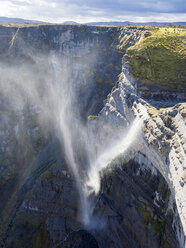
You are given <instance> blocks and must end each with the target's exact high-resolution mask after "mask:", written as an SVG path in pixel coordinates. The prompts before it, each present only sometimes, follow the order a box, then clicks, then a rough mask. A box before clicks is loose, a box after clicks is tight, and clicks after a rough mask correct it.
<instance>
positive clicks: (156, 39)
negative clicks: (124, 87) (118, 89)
mask: <svg viewBox="0 0 186 248" xmlns="http://www.w3.org/2000/svg"><path fill="white" fill-rule="evenodd" d="M127 58H128V61H129V64H130V66H131V69H132V74H133V76H134V77H135V78H137V79H139V80H143V81H146V82H157V83H159V84H160V85H165V86H169V87H171V88H174V89H184V88H186V28H184V27H174V26H166V27H157V26H154V27H153V26H152V27H148V28H146V29H145V31H144V34H143V37H142V38H141V39H140V41H139V42H137V43H136V44H135V45H134V46H131V47H129V48H128V50H127Z"/></svg>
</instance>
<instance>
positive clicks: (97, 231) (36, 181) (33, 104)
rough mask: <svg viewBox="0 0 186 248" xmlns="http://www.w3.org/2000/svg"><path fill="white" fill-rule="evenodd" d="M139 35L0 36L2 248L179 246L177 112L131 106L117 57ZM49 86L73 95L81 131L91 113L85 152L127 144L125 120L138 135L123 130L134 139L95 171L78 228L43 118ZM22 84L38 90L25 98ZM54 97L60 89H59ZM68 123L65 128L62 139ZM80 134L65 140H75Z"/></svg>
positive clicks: (58, 149) (39, 29)
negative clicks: (86, 214) (86, 216)
mask: <svg viewBox="0 0 186 248" xmlns="http://www.w3.org/2000/svg"><path fill="white" fill-rule="evenodd" d="M143 32H144V28H135V27H131V28H130V27H124V28H114V27H112V28H111V27H93V26H92V27H88V26H69V25H68V26H64V25H63V26H60V25H59V26H55V25H54V26H52V25H51V26H50V25H48V26H35V27H10V28H9V27H5V26H2V27H1V28H0V35H1V47H0V49H1V50H0V57H1V89H2V95H1V105H0V106H1V118H2V121H1V133H0V135H1V138H0V141H1V164H0V180H1V181H0V182H1V184H0V192H1V195H2V198H1V205H0V208H1V219H0V221H1V223H0V237H1V240H0V241H1V244H2V247H14V248H16V247H34V248H42V247H43V248H44V247H58V248H62V247H71V246H72V245H74V244H75V243H76V244H78V245H79V246H78V247H82V246H83V245H84V246H85V245H86V247H88V245H89V247H98V246H99V247H117V248H118V247H126V248H128V247H131V248H132V247H153V248H156V247H160V248H167V247H169V248H170V247H175V248H177V247H180V248H183V247H184V246H185V233H186V227H185V218H186V215H185V207H186V206H185V203H186V202H185V198H184V195H185V174H184V173H185V129H184V127H185V108H186V106H185V104H178V105H175V106H174V107H170V108H167V109H161V110H157V109H155V108H154V107H153V106H151V105H150V104H149V103H148V102H146V101H145V100H144V99H142V98H141V95H140V94H139V90H138V82H137V81H136V80H135V79H134V78H133V77H131V73H129V69H128V65H127V63H126V59H123V60H122V57H123V54H124V53H125V51H126V48H127V47H129V46H131V45H133V44H134V43H135V42H137V41H139V40H140V37H142V35H143ZM56 55H57V58H59V59H56ZM6 68H11V69H9V70H8V71H6V70H5V69H6ZM61 68H62V69H63V70H62V73H61V71H60V69H61ZM7 74H8V77H7ZM119 74H120V76H119V77H118V75H119ZM33 75H34V76H33ZM22 79H23V82H22V84H21V87H20V88H21V89H24V90H23V91H21V94H20V88H19V82H20V81H21V80H22ZM54 81H55V82H57V83H59V84H60V83H61V81H65V82H67V83H68V85H70V87H72V88H73V89H75V92H76V95H77V99H75V100H74V101H73V102H72V108H74V107H75V106H76V105H77V104H78V105H80V113H78V114H80V116H81V118H82V119H83V122H84V123H86V121H87V117H88V116H89V115H91V116H89V118H88V124H87V125H88V130H89V140H88V142H87V144H86V145H87V146H89V145H90V147H91V148H93V149H92V151H91V152H92V153H93V154H94V153H97V154H99V152H101V151H104V149H105V147H106V150H108V152H110V153H112V152H113V148H114V147H115V142H116V144H117V140H120V139H121V138H125V137H128V136H127V133H130V129H129V127H130V126H132V123H133V121H134V120H135V117H138V118H140V117H143V118H142V119H143V121H144V122H143V121H142V122H140V123H141V124H140V125H142V124H143V123H144V126H143V128H142V131H140V130H141V129H140V127H141V126H140V125H137V126H132V127H135V128H137V129H138V126H139V132H135V130H132V132H133V133H134V134H136V137H135V138H136V139H133V142H132V141H131V145H130V146H129V148H128V149H127V150H125V152H122V150H121V152H119V153H117V156H116V157H114V160H111V161H110V166H109V167H108V168H103V170H102V169H100V171H98V172H99V173H100V174H101V186H100V187H101V189H100V191H99V194H98V195H97V196H96V197H95V196H93V195H90V200H91V201H93V210H92V211H93V213H92V221H91V225H90V226H89V227H88V226H85V225H84V224H83V222H82V215H83V213H82V212H81V211H83V210H81V209H79V192H78V187H77V182H76V181H75V178H74V175H73V174H72V171H71V169H70V168H69V164H68V160H67V159H66V156H65V144H63V142H61V140H60V137H59V133H58V132H56V129H57V128H58V127H55V125H54V122H53V121H52V120H51V119H53V118H54V119H55V115H53V112H54V113H55V112H57V102H56V101H55V100H54V102H53V98H52V100H51V98H50V96H51V95H50V94H48V91H47V88H48V87H49V86H50V84H54ZM116 81H117V84H116V85H115V87H114V88H113V86H114V84H115V82H116ZM5 82H6V85H7V87H5V89H4V85H5ZM11 82H13V84H10V83H11ZM34 82H35V83H34ZM48 82H49V83H48ZM14 84H15V85H16V87H14ZM30 84H31V85H33V84H34V85H35V84H36V86H37V85H38V84H39V86H40V87H39V88H37V87H36V90H35V88H34V91H33V88H29V87H28V89H29V90H27V87H26V88H25V85H26V86H27V85H28V86H29V85H30ZM54 85H55V84H54ZM49 89H51V90H52V89H53V88H49ZM58 89H59V90H61V91H65V90H66V88H65V85H62V88H58V87H57V90H58ZM67 89H68V90H69V89H71V88H67ZM12 90H13V93H12ZM30 91H31V93H34V97H33V96H32V94H30V93H29V92H30ZM9 92H11V94H9ZM54 93H55V94H56V95H55V96H56V99H57V91H54ZM108 93H110V94H109V95H108ZM22 95H23V99H22ZM35 95H36V96H37V97H35ZM107 95H108V97H107ZM20 98H21V99H22V100H20V101H19V99H20ZM54 99H55V97H54ZM36 100H37V101H36ZM147 100H148V101H149V100H150V97H149V99H147ZM25 102H26V104H25ZM38 103H39V104H38ZM104 103H105V104H104ZM54 104H56V105H54ZM63 104H65V102H63ZM68 104H71V103H70V102H69V103H68V102H67V105H68ZM70 110H72V109H70ZM43 112H44V115H43ZM45 112H46V113H45ZM57 113H58V112H57ZM65 114H66V115H67V116H68V109H67V111H66V112H65ZM50 115H51V116H52V118H50ZM39 116H44V117H45V118H44V119H43V118H42V119H41V118H40V117H39ZM38 117H39V118H38ZM46 120H47V122H46ZM76 121H77V120H76V119H73V122H72V123H71V126H70V127H71V132H72V133H73V129H75V126H76ZM118 130H119V131H118ZM81 135H82V133H81V132H79V136H78V137H75V138H77V139H78V140H81ZM129 138H131V136H129ZM91 143H93V144H96V146H91ZM79 145H80V146H79V147H78V148H76V149H77V150H76V151H77V155H76V157H77V159H78V160H80V161H81V164H82V173H83V171H84V167H83V166H85V165H84V164H86V163H87V156H86V154H84V155H82V154H83V153H84V152H85V151H86V152H87V150H82V149H81V148H82V147H83V146H82V147H81V145H82V144H81V143H79ZM80 150H82V151H80ZM114 154H115V153H114ZM85 228H86V229H87V231H85V230H83V229H85ZM90 233H91V234H90Z"/></svg>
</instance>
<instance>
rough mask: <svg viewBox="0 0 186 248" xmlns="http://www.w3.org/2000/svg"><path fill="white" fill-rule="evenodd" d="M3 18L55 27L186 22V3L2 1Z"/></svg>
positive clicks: (175, 0) (182, 0)
mask: <svg viewBox="0 0 186 248" xmlns="http://www.w3.org/2000/svg"><path fill="white" fill-rule="evenodd" d="M0 16H8V17H19V18H24V19H32V20H41V21H48V22H56V23H60V22H64V21H68V20H72V21H76V22H80V23H83V22H92V21H113V20H114V21H126V20H127V21H138V22H146V21H159V22H161V21H167V22H174V21H186V0H161V1H158V0H157V1H156V0H142V1H139V0H71V1H70V0H0Z"/></svg>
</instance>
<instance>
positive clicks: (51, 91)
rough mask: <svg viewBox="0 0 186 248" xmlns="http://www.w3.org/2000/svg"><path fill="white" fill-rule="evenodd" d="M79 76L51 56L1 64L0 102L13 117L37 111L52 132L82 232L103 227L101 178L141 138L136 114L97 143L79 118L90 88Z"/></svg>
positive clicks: (140, 122)
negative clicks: (98, 209) (71, 182)
mask: <svg viewBox="0 0 186 248" xmlns="http://www.w3.org/2000/svg"><path fill="white" fill-rule="evenodd" d="M90 60H92V57H91V56H90ZM90 64H91V63H90ZM88 70H89V71H91V66H88ZM79 73H81V74H82V73H83V72H82V71H81V70H80V68H76V70H74V67H73V66H72V61H70V60H67V59H66V58H61V57H59V56H57V55H56V54H53V55H50V56H44V55H43V56H36V55H35V56H32V61H31V62H28V61H25V62H24V63H22V64H19V65H17V66H16V65H15V64H14V63H12V64H11V63H10V64H7V63H3V62H1V63H0V89H1V99H3V101H4V104H7V105H9V107H10V108H11V109H12V111H15V112H16V113H20V114H21V113H23V112H24V111H25V110H29V111H31V112H33V113H36V114H37V118H38V121H39V123H40V126H41V128H42V129H44V130H45V129H46V130H53V131H54V132H55V135H56V136H57V137H58V139H59V140H60V142H61V144H62V147H64V154H65V160H66V162H67V164H68V166H69V168H70V170H71V172H72V173H73V175H74V177H75V179H76V185H77V189H78V192H79V208H80V213H81V214H80V215H81V221H82V223H83V225H84V226H85V227H86V228H98V226H99V227H103V226H104V225H100V223H98V220H97V218H96V216H94V206H95V201H96V197H97V195H98V194H99V192H100V183H101V174H102V173H103V171H104V173H106V171H107V168H108V167H110V166H111V165H114V164H115V163H114V159H115V158H117V157H118V156H120V155H121V154H122V156H123V157H124V155H125V153H127V151H128V149H129V148H130V146H131V145H132V144H133V142H134V141H135V140H136V139H137V137H138V134H140V131H141V128H142V125H143V119H142V118H140V117H138V116H137V117H136V119H134V121H133V123H132V124H131V125H130V126H128V127H126V128H125V130H123V131H121V130H120V129H117V130H112V132H111V134H110V135H109V137H105V139H104V140H101V143H100V140H99V139H97V138H96V137H98V136H99V134H97V135H96V134H95V133H94V131H93V130H94V128H92V129H91V128H90V127H89V125H90V124H89V122H90V121H87V120H88V119H87V118H84V117H83V116H85V114H83V111H84V110H85V109H86V107H87V105H88V99H89V95H90V94H91V90H92V89H93V84H92V81H91V80H90V81H89V78H88V77H87V76H86V75H87V74H84V75H81V77H79ZM118 137H119V138H118ZM102 144H104V146H103V145H102Z"/></svg>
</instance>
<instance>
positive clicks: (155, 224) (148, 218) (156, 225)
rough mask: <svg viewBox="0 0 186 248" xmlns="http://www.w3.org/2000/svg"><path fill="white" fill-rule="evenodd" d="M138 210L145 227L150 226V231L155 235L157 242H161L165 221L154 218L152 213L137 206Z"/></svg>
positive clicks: (145, 208)
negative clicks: (145, 224)
mask: <svg viewBox="0 0 186 248" xmlns="http://www.w3.org/2000/svg"><path fill="white" fill-rule="evenodd" d="M138 208H139V211H140V213H141V215H142V217H143V219H144V220H145V222H146V223H147V225H148V224H150V226H151V228H152V230H153V231H154V232H155V233H156V235H157V237H158V239H159V242H161V240H162V239H163V238H164V232H165V220H163V219H160V218H157V217H156V218H155V216H153V212H151V211H150V209H148V208H147V207H144V206H141V205H139V206H138Z"/></svg>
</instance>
